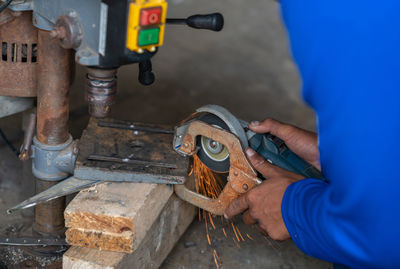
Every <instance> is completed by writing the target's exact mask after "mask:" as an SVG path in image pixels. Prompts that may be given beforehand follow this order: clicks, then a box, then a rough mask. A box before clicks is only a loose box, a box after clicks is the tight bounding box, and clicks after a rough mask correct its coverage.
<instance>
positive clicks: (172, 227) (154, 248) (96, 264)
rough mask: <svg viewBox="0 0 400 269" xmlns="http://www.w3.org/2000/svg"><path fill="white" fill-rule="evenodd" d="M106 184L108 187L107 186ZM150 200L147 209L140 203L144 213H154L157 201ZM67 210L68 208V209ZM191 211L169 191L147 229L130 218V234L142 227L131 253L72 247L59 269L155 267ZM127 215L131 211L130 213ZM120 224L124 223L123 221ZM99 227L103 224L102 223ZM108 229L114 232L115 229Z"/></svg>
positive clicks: (166, 252)
mask: <svg viewBox="0 0 400 269" xmlns="http://www.w3.org/2000/svg"><path fill="white" fill-rule="evenodd" d="M111 185H113V184H111ZM156 186H158V187H156V189H157V188H162V189H164V187H167V186H164V187H160V186H162V185H156ZM107 187H108V188H109V187H110V186H107ZM167 188H169V187H167ZM135 189H136V187H135ZM153 191H154V193H157V192H156V191H155V190H153ZM161 193H163V192H161ZM80 195H81V194H80ZM138 195H140V194H138ZM163 195H164V196H162V195H158V196H154V197H152V198H153V200H158V199H159V198H160V199H161V200H164V198H165V194H163ZM141 196H142V195H141ZM147 202H149V201H147ZM151 203H152V204H153V205H154V206H153V207H152V208H151V209H149V206H145V203H144V202H143V203H141V204H142V206H143V207H145V208H147V210H149V211H147V214H146V215H155V214H152V213H151V211H152V210H154V211H157V208H158V202H156V201H151ZM150 207H151V206H150ZM68 210H69V211H71V210H70V208H68ZM104 210H105V209H104ZM142 212H143V211H142ZM143 213H144V212H143ZM143 213H142V214H138V215H137V216H139V217H140V216H141V217H142V225H144V224H143V223H144V222H146V223H148V222H149V220H148V217H147V218H146V217H144V216H145V215H144V214H143ZM69 214H70V213H69ZM195 214H196V210H195V208H194V207H193V206H191V205H189V204H188V203H186V202H183V201H182V200H180V199H179V198H178V197H176V195H175V194H172V195H170V196H169V198H168V201H167V202H166V203H165V206H164V207H163V208H162V209H161V211H160V212H159V213H158V214H157V217H156V218H155V220H154V221H153V223H152V224H151V225H149V226H146V227H147V228H145V229H142V228H141V227H140V225H139V226H138V223H137V222H135V220H137V218H132V220H133V221H132V222H131V223H132V224H133V226H132V227H133V232H132V234H133V236H134V235H135V231H136V232H137V231H138V229H139V230H146V233H145V234H144V236H143V237H142V240H140V241H141V242H140V243H139V244H135V242H134V246H135V248H134V252H133V253H131V254H127V253H121V252H111V251H101V250H97V249H91V248H85V247H76V246H73V247H71V248H70V249H69V250H68V251H67V252H66V253H65V254H64V257H63V268H65V269H73V268H74V269H75V268H89V269H91V268H96V269H98V268H107V269H109V268H110V269H111V268H112V269H114V268H133V269H134V268H138V269H139V268H140V269H142V268H146V269H152V268H158V267H159V266H160V265H161V263H162V262H163V261H164V259H165V258H166V257H167V255H168V253H169V252H170V251H171V250H172V248H173V247H174V245H175V243H176V242H177V241H178V239H179V238H180V236H181V235H182V234H183V233H184V231H185V230H186V228H187V227H188V226H189V224H190V223H191V222H192V220H193V218H194V216H195ZM130 215H135V214H133V213H130ZM144 220H145V221H144ZM96 222H98V221H96ZM124 224H126V223H125V222H124ZM88 226H89V227H94V226H93V224H89V225H88ZM101 227H104V226H103V225H102V226H101ZM143 228H144V227H143ZM109 230H110V228H109ZM111 230H114V231H115V230H118V229H111Z"/></svg>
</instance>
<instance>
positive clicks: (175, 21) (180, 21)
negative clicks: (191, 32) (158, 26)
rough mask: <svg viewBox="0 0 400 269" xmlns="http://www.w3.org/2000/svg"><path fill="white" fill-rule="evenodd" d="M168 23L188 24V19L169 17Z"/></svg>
mask: <svg viewBox="0 0 400 269" xmlns="http://www.w3.org/2000/svg"><path fill="white" fill-rule="evenodd" d="M167 23H168V24H184V25H186V24H187V23H186V19H167Z"/></svg>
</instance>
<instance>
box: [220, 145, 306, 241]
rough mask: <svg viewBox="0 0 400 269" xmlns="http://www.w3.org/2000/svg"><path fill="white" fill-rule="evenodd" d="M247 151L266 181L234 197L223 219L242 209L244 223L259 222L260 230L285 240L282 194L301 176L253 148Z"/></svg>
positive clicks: (252, 162)
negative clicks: (275, 163)
mask: <svg viewBox="0 0 400 269" xmlns="http://www.w3.org/2000/svg"><path fill="white" fill-rule="evenodd" d="M246 153H247V157H248V158H249V160H250V162H251V164H252V165H253V166H254V168H255V169H257V171H259V172H260V173H261V174H262V175H263V176H264V177H265V178H266V179H267V180H265V181H264V182H263V183H262V184H260V185H259V186H257V187H255V188H253V189H252V190H250V191H248V192H247V193H245V194H243V195H242V196H240V197H238V198H236V199H235V200H234V201H233V202H232V203H231V204H230V205H229V206H228V208H227V209H226V211H225V214H224V215H225V218H228V219H230V218H232V217H233V216H235V215H238V214H240V213H242V212H244V214H243V221H244V223H246V224H248V225H254V224H258V226H259V229H260V231H261V232H262V233H264V234H268V235H269V236H270V237H271V238H272V239H274V240H287V239H289V238H290V235H289V232H288V230H287V229H286V226H285V224H284V222H283V218H282V212H281V205H282V199H283V195H284V194H285V191H286V188H287V187H288V186H289V185H290V184H292V183H293V182H296V181H298V180H300V179H303V178H304V177H303V176H301V175H299V174H296V173H292V172H289V171H287V170H284V169H282V168H279V167H277V166H275V165H272V164H270V163H269V162H268V161H266V160H265V159H264V158H263V157H262V156H260V155H258V154H257V153H256V152H255V151H254V150H252V149H248V150H247V151H246Z"/></svg>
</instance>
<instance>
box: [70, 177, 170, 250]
mask: <svg viewBox="0 0 400 269" xmlns="http://www.w3.org/2000/svg"><path fill="white" fill-rule="evenodd" d="M172 192H173V190H172V187H171V186H167V185H162V184H160V185H158V184H144V183H104V184H99V185H97V186H95V187H93V188H91V189H89V190H88V191H83V192H81V193H79V194H78V195H77V196H76V197H75V198H74V199H73V200H72V201H71V203H70V204H69V205H68V207H67V209H66V210H65V212H64V216H65V226H66V227H67V228H69V229H68V230H67V232H66V238H67V241H68V243H70V244H71V245H75V246H83V247H85V246H86V247H91V248H99V249H102V250H110V251H122V252H132V251H133V250H134V249H135V248H136V247H137V246H138V245H139V244H140V243H141V241H142V240H143V238H144V237H145V235H146V232H147V230H148V229H149V227H150V226H151V225H152V224H153V223H154V221H155V220H156V219H157V217H158V216H159V214H160V212H161V210H162V209H163V208H164V206H165V204H166V203H167V202H168V200H169V199H170V196H171V195H172Z"/></svg>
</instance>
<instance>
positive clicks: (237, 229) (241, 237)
mask: <svg viewBox="0 0 400 269" xmlns="http://www.w3.org/2000/svg"><path fill="white" fill-rule="evenodd" d="M236 231H237V232H238V234H239V236H240V239H242V241H244V238H243V236H242V233H241V232H240V231H239V228H238V227H236Z"/></svg>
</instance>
